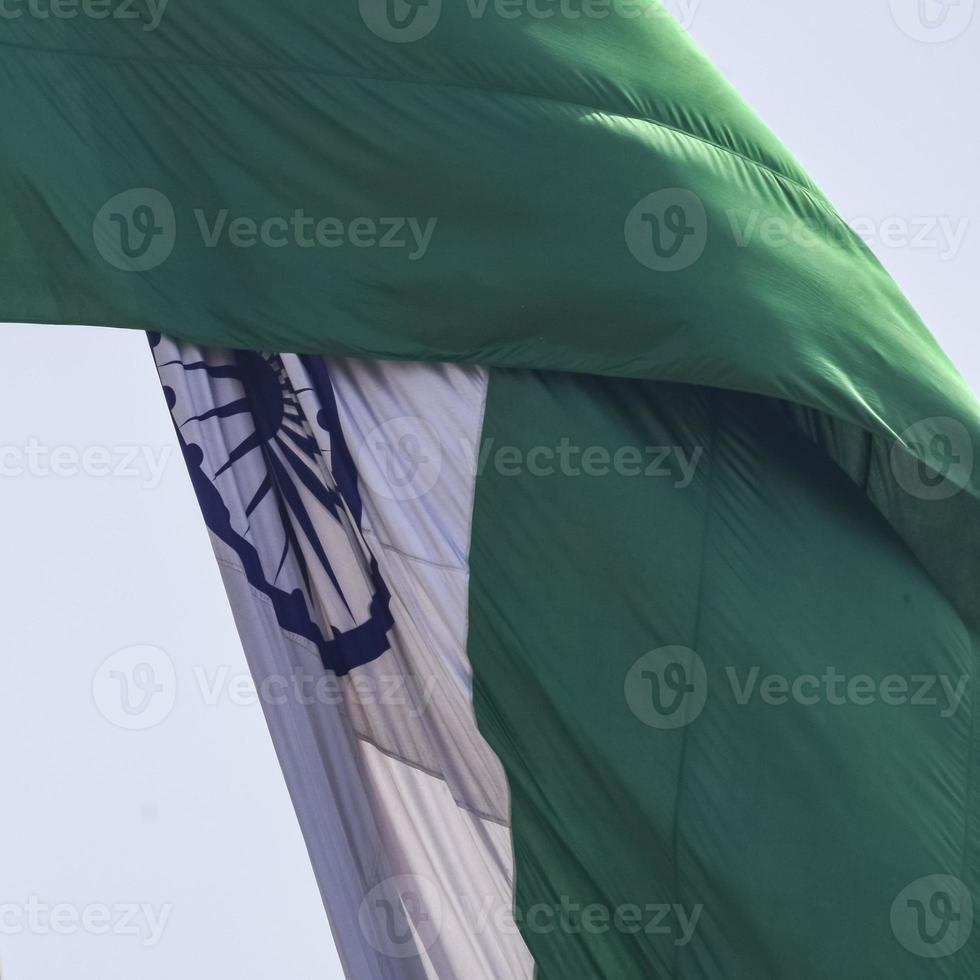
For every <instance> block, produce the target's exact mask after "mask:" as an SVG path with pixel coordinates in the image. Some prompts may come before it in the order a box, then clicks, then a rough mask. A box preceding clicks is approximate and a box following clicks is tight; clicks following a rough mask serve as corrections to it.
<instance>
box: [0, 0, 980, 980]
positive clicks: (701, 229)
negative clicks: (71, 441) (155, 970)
mask: <svg viewBox="0 0 980 980" xmlns="http://www.w3.org/2000/svg"><path fill="white" fill-rule="evenodd" d="M511 6H512V5H511ZM138 9H139V10H141V11H142V12H143V13H144V14H145V16H144V17H143V18H142V19H139V18H137V19H135V20H134V19H131V18H127V17H122V16H115V15H114V14H113V15H111V16H106V17H104V18H99V19H96V18H94V17H90V16H80V17H77V18H71V19H68V18H55V17H50V18H40V17H37V16H34V15H32V14H30V13H29V11H28V10H27V8H24V10H23V16H20V17H15V18H13V19H11V20H10V21H9V23H8V24H7V27H6V33H5V34H4V36H3V38H2V40H0V47H2V49H3V60H2V62H0V95H2V99H0V120H2V122H3V124H4V125H3V129H4V134H5V136H4V148H3V150H2V151H0V262H2V267H3V268H4V270H5V283H4V290H3V294H2V297H0V319H3V320H9V321H27V322H37V323H50V322H57V323H88V324H102V325H110V326H120V327H130V328H142V329H147V330H150V331H153V332H154V337H153V342H154V353H155V356H156V358H157V364H158V367H159V369H160V374H161V380H162V383H163V385H164V388H165V390H166V392H167V399H168V403H169V405H170V408H171V411H172V413H173V415H174V420H175V424H176V425H177V427H178V428H177V431H178V433H179V434H180V439H181V444H182V446H183V448H184V452H185V456H186V459H187V462H188V468H189V472H190V474H191V478H192V480H193V482H194V486H195V489H196V491H197V493H198V497H199V499H200V500H201V504H202V511H203V514H204V518H205V520H206V522H207V524H208V527H209V529H210V531H211V534H212V539H213V541H214V543H215V549H216V553H217V556H218V559H219V562H220V563H221V565H222V570H223V573H224V575H225V580H226V584H227V585H228V591H229V595H230V597H231V601H232V605H233V608H234V609H235V613H236V617H237V621H238V624H239V629H240V631H241V633H242V637H243V642H244V645H245V647H246V652H247V653H248V655H249V658H250V662H251V664H252V669H253V672H255V674H256V678H257V680H261V679H262V678H267V679H268V678H270V677H271V678H272V680H271V681H270V685H269V686H271V687H278V686H279V685H280V683H281V682H283V678H287V679H288V678H290V677H293V676H294V675H295V673H296V672H297V671H300V670H303V671H305V670H306V669H307V668H309V669H310V670H311V671H312V673H313V675H314V684H316V683H326V682H330V683H335V684H336V691H335V693H334V695H333V696H332V697H331V698H320V697H317V698H314V702H313V703H312V704H308V703H306V701H307V700H308V699H305V698H299V697H296V696H295V695H287V696H286V699H285V701H283V702H280V703H275V700H274V699H272V698H264V703H265V707H266V712H267V717H268V718H269V722H270V728H271V730H272V732H273V737H274V739H275V740H276V743H277V748H278V750H279V753H280V759H281V760H282V763H283V768H284V771H285V773H286V776H287V781H288V782H289V785H290V790H291V792H292V794H293V797H294V801H295V802H296V806H297V812H298V814H299V816H300V820H301V823H302V825H303V829H304V833H305V835H306V839H307V842H308V845H309V848H310V853H311V858H312V860H313V862H314V866H315V868H316V870H317V874H318V879H319V880H320V883H321V888H322V889H323V891H324V896H325V899H326V903H327V906H328V911H329V912H330V915H331V919H332V922H333V924H334V929H335V934H336V935H337V939H338V945H339V946H340V948H341V952H342V955H343V956H344V959H345V966H346V968H347V969H348V971H349V974H350V976H351V977H353V978H356V980H361V978H365V980H366V978H368V977H371V978H374V977H377V976H381V977H385V978H391V980H395V978H402V977H406V978H408V977H410V978H413V980H414V978H425V977H438V978H455V977H464V978H466V980H469V978H471V977H474V978H476V977H483V976H486V977H501V978H503V977H507V978H509V977H515V978H516V977H526V976H529V975H530V971H531V969H532V966H531V964H532V960H533V963H534V964H536V967H535V968H536V976H537V978H538V980H568V978H610V980H612V978H616V980H618V978H629V980H632V978H637V980H639V978H641V977H642V978H648V977H669V978H725V980H733V978H743V977H744V978H753V980H755V978H760V977H778V978H790V977H792V978H794V980H818V978H823V977H826V976H837V977H842V978H847V980H851V978H854V980H858V978H860V980H865V978H867V977H875V976H888V977H892V978H913V977H925V976H930V977H932V976H944V977H949V978H957V980H958V978H966V977H971V976H975V975H977V974H978V973H980V962H978V960H980V952H978V944H980V939H978V938H977V936H976V935H975V934H974V930H973V896H974V895H976V894H977V891H978V887H980V881H978V845H980V840H978V836H980V828H978V819H980V818H978V815H977V814H978V809H977V801H976V800H975V799H974V796H975V792H976V791H975V783H976V779H975V774H974V769H975V765H976V763H975V762H974V759H975V758H976V753H975V752H974V750H973V746H974V741H975V739H976V738H977V737H980V736H976V735H975V734H974V729H975V727H976V726H975V725H974V724H973V711H974V707H973V705H974V696H973V686H974V674H975V669H974V664H975V658H976V643H977V637H976V630H977V627H978V622H980V603H978V600H977V595H978V585H980V582H978V573H977V555H978V540H977V538H978V533H980V532H978V530H977V528H978V520H977V518H978V516H980V515H978V510H980V508H978V497H980V480H978V477H977V475H976V473H975V467H974V455H975V447H976V445H977V437H978V434H980V410H978V405H977V402H976V400H975V398H974V396H973V395H972V394H971V393H970V392H969V390H968V389H967V387H966V385H965V384H964V382H963V381H962V379H961V378H960V377H959V375H958V374H957V373H956V371H955V369H954V368H953V367H952V366H951V365H950V363H949V362H948V360H947V359H946V357H945V356H944V354H943V353H942V352H941V351H940V349H939V348H938V346H937V344H936V343H935V341H934V340H933V339H932V338H931V337H930V335H929V333H928V331H927V330H926V329H925V327H924V326H923V324H922V323H921V321H920V320H919V318H918V317H917V316H916V314H915V312H914V311H913V310H912V309H911V308H910V306H909V304H908V303H907V302H906V301H905V299H904V298H903V297H902V295H901V293H900V291H899V290H898V288H897V287H896V286H895V284H894V283H893V282H892V281H891V280H890V279H889V277H888V276H887V274H886V273H885V272H884V270H883V269H882V268H881V266H880V264H879V263H878V262H877V260H876V259H875V258H874V256H873V255H872V254H871V253H870V252H869V251H868V249H867V248H866V247H865V246H864V245H863V243H861V242H860V240H859V239H858V238H857V237H856V236H855V235H854V234H853V233H852V232H851V231H850V230H849V229H848V228H847V227H846V225H845V224H844V222H843V221H842V220H841V219H840V217H839V216H838V215H837V214H836V212H835V211H834V210H833V208H832V206H831V205H830V204H829V203H828V202H827V200H826V199H825V198H824V197H823V196H822V195H821V193H820V192H819V190H818V189H816V188H815V187H814V186H813V184H812V183H811V181H810V180H809V179H808V178H807V176H806V175H805V174H804V173H803V172H802V171H801V169H800V167H799V166H798V164H797V163H796V162H795V161H794V160H793V159H792V157H791V156H790V155H789V154H788V153H787V152H786V151H785V150H784V149H783V148H782V147H781V146H780V144H779V143H778V141H777V140H776V139H775V138H774V137H773V136H772V135H771V134H770V133H769V132H768V131H767V130H766V129H765V128H764V126H763V125H762V124H761V123H760V122H759V121H758V119H757V118H756V117H755V116H754V115H753V114H752V113H751V112H750V111H749V110H748V109H747V108H746V107H745V106H744V105H743V104H742V103H741V101H740V100H739V99H738V97H737V95H736V94H735V93H734V92H733V91H732V90H731V88H730V87H729V86H728V85H727V84H726V83H725V82H724V80H723V79H721V78H720V77H719V76H718V74H717V73H716V72H715V71H714V69H713V68H712V67H711V66H710V65H709V64H708V63H707V61H706V60H705V59H704V57H703V56H702V55H701V54H700V53H699V52H697V51H696V50H695V48H694V47H693V45H692V43H691V42H690V40H689V39H688V38H687V37H686V35H684V33H683V32H682V31H681V30H680V28H679V27H677V26H676V25H675V24H674V23H673V22H672V21H671V20H670V19H669V18H668V17H667V16H666V15H665V14H664V13H663V11H662V10H661V9H660V8H659V7H656V6H646V5H644V3H642V2H640V3H639V4H638V5H637V6H636V7H635V8H634V7H631V8H630V9H639V10H640V11H641V14H642V15H641V16H625V15H623V13H622V10H620V11H619V12H618V13H611V15H610V16H608V17H605V18H588V17H582V18H573V17H569V16H565V15H561V16H559V15H556V16H554V17H549V18H541V17H532V16H530V15H528V14H527V13H526V12H525V15H523V16H522V15H518V16H502V15H501V12H500V10H501V7H500V5H499V4H486V5H482V4H477V3H468V2H462V0H459V2H456V0H452V2H450V0H442V2H439V0H429V2H428V3H411V4H409V3H405V2H403V0H387V2H384V3H382V2H380V0H377V2H375V0H360V2H359V3H357V4H355V3H354V2H353V0H344V2H343V3H337V4H333V5H322V4H313V3H311V2H309V0H285V2H282V3H278V4H276V5H275V6H274V7H271V6H269V5H268V4H258V3H254V2H242V0H236V2H234V3H232V2H231V0H214V2H210V3H208V4H201V3H194V2H192V0H170V3H169V5H166V6H165V7H164V6H160V5H155V4H149V5H147V6H146V7H145V8H142V7H140V8H138ZM481 11H482V12H481ZM772 222H775V223H777V224H778V226H779V227H782V228H785V229H788V234H787V235H786V236H772V235H767V234H761V233H759V232H758V231H757V229H758V228H759V227H760V225H765V226H767V227H772ZM158 333H159V334H162V335H163V336H157V334H158ZM260 352H265V353H260ZM392 676H395V677H396V678H401V681H399V682H398V683H402V686H403V687H405V688H406V689H407V690H409V691H411V692H413V693H412V696H411V697H407V698H402V699H401V701H399V703H394V704H392V703H386V702H385V700H384V699H383V698H381V697H380V695H378V694H377V690H378V689H379V688H381V687H383V686H384V685H385V684H387V683H389V680H386V678H390V677H392ZM359 678H360V680H358V679H359ZM324 679H325V680H324ZM286 686H287V688H289V689H290V690H294V688H295V685H291V684H286ZM328 686H329V684H328ZM365 690H366V691H367V692H368V693H371V692H372V691H374V692H375V696H374V698H373V700H372V699H371V698H369V697H367V696H366V695H365ZM426 691H429V692H430V693H431V692H432V691H438V692H440V693H438V694H436V695H433V696H432V697H430V698H428V700H425V698H426V697H427V695H426ZM420 698H422V700H421V701H420V700H419V699H420ZM501 909H503V912H504V913H506V914H501Z"/></svg>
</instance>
